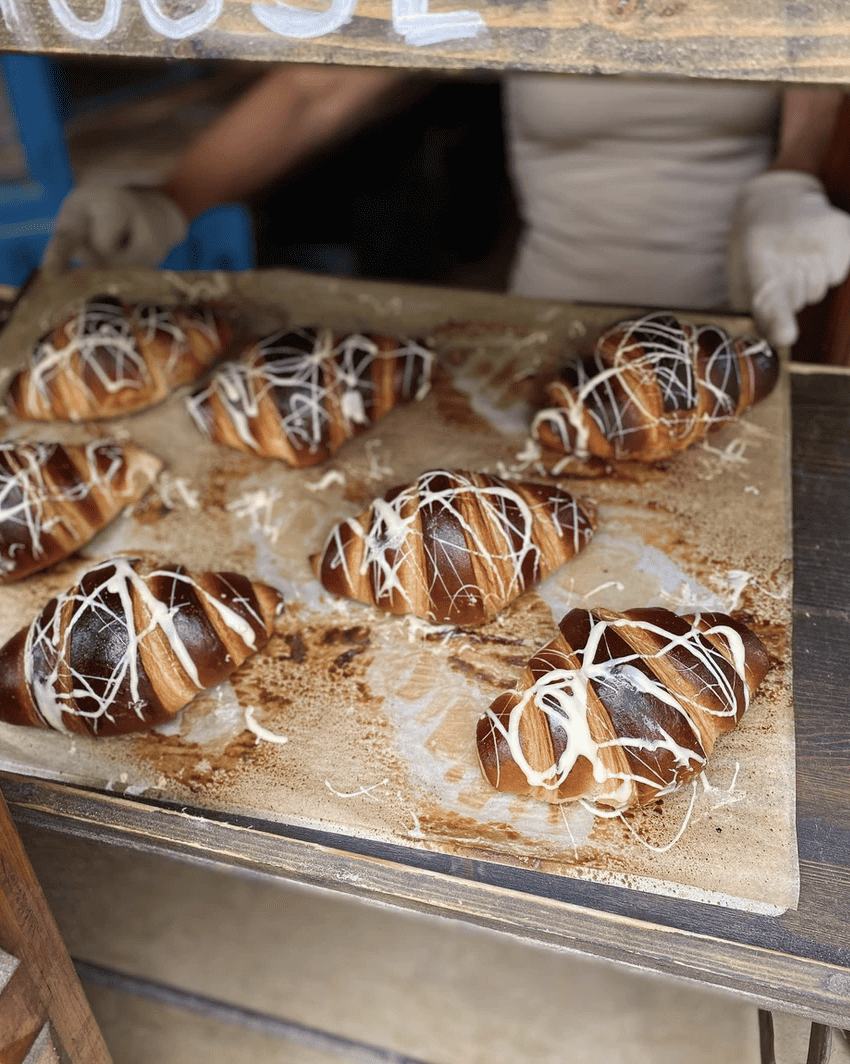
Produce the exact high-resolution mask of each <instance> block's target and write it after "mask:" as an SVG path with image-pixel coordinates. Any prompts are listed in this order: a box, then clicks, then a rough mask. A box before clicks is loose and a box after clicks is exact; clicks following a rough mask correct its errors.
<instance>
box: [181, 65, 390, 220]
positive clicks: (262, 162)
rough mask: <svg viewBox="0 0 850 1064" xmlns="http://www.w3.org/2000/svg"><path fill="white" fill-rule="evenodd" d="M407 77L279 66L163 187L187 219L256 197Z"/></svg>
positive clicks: (198, 143) (206, 134)
mask: <svg viewBox="0 0 850 1064" xmlns="http://www.w3.org/2000/svg"><path fill="white" fill-rule="evenodd" d="M404 76H405V75H404V74H403V73H399V72H395V71H388V70H381V69H374V68H359V67H332V66H331V67H329V66H318V65H302V64H293V65H289V66H281V67H278V68H277V69H275V70H273V71H272V72H271V73H270V74H268V75H266V77H264V78H263V79H262V80H261V81H260V82H258V83H257V84H256V85H255V86H254V87H253V88H252V89H250V90H249V91H248V92H247V93H246V94H245V95H244V96H243V97H242V98H241V99H240V100H238V101H237V102H236V104H234V106H233V107H231V108H230V109H229V110H228V111H226V112H225V113H224V114H223V115H222V116H221V117H220V118H219V119H218V120H217V121H216V122H214V123H213V124H212V126H210V127H209V128H208V129H207V130H206V131H205V132H203V133H202V134H201V135H200V136H199V137H198V138H197V140H195V141H194V143H192V144H191V145H190V146H189V148H188V149H187V150H186V152H185V153H184V154H183V156H182V157H181V158H180V160H179V161H178V163H177V166H176V167H175V169H174V170H173V172H172V173H171V174H170V175H169V177H168V178H167V179H166V180H165V181H164V182H163V183H162V184H161V185H160V190H161V191H162V192H164V193H166V195H168V196H169V197H170V198H171V199H172V200H173V201H174V202H175V203H176V204H177V206H178V207H180V209H181V210H182V211H183V213H184V214H185V215H186V216H187V217H188V218H194V217H195V216H196V215H198V214H200V213H201V212H202V211H204V210H206V209H207V208H208V207H212V206H214V205H216V204H218V203H225V202H228V201H230V200H237V199H242V198H244V197H245V196H248V195H250V194H251V193H254V192H257V191H259V190H260V189H262V188H263V187H265V185H267V184H268V183H269V182H271V181H272V180H274V179H275V178H276V177H279V176H280V175H281V174H284V173H286V171H287V170H289V169H290V168H291V167H292V166H294V165H295V164H296V163H298V162H299V161H300V160H301V159H303V158H304V157H305V156H307V155H308V154H309V153H310V152H311V151H313V150H315V149H316V148H318V147H320V146H322V145H323V144H325V143H326V142H327V141H329V140H330V139H331V138H333V137H334V136H337V135H339V134H340V133H341V132H343V131H344V130H346V129H347V128H348V127H349V126H350V125H352V124H353V123H354V122H355V121H356V120H362V118H363V116H364V114H365V113H367V112H368V111H369V110H370V109H371V108H372V107H374V105H375V103H376V102H377V101H378V99H379V98H380V97H382V96H383V95H384V94H385V93H386V92H387V90H388V89H389V88H390V87H391V86H392V85H394V84H395V83H396V81H398V80H399V79H400V78H402V77H404Z"/></svg>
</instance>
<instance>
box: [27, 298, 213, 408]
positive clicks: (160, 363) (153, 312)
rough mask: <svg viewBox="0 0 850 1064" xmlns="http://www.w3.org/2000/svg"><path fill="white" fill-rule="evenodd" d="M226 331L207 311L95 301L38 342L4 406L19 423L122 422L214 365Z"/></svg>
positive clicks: (110, 300)
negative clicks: (20, 421)
mask: <svg viewBox="0 0 850 1064" xmlns="http://www.w3.org/2000/svg"><path fill="white" fill-rule="evenodd" d="M231 331H232V330H231V327H230V325H229V323H228V322H227V320H226V319H224V318H223V317H222V316H220V315H219V314H217V313H216V312H215V311H214V310H213V309H212V308H211V307H208V306H204V305H200V304H199V305H195V306H161V305H159V304H156V303H124V302H123V301H122V300H120V299H116V298H114V297H112V296H95V297H93V298H91V299H88V300H87V301H86V302H85V303H84V304H83V305H82V307H81V308H80V309H79V310H78V311H77V312H76V313H75V314H73V315H72V316H71V317H69V318H68V319H67V320H65V321H63V322H60V323H59V324H58V325H56V326H55V327H54V328H52V329H51V330H50V331H49V332H47V333H46V334H45V335H44V336H42V337H41V339H40V340H39V341H38V342H37V343H36V345H35V347H34V349H33V351H32V353H31V355H30V359H29V364H28V365H27V366H26V367H25V368H24V369H22V370H21V371H20V372H18V373H17V374H16V375H15V376H14V377H13V378H12V381H11V384H10V385H9V390H8V393H7V396H6V401H7V404H8V406H9V409H10V410H11V411H12V412H13V413H14V414H16V415H17V416H18V417H20V418H29V419H34V420H41V421H84V420H97V419H101V418H111V417H120V416H122V415H124V414H129V413H132V412H134V411H136V410H143V409H145V408H146V407H149V406H153V405H154V404H155V403H158V402H160V401H161V400H162V399H165V398H166V397H167V396H168V395H169V394H170V393H171V392H172V391H173V390H174V389H175V388H177V387H179V386H180V385H182V384H188V383H189V382H191V381H195V380H197V379H198V378H199V377H200V376H202V375H203V374H204V373H205V372H206V371H207V369H208V368H209V367H210V366H211V365H212V364H213V363H214V362H216V361H218V359H220V358H221V357H222V356H223V354H224V353H225V350H226V348H227V346H228V344H229V343H230V339H231Z"/></svg>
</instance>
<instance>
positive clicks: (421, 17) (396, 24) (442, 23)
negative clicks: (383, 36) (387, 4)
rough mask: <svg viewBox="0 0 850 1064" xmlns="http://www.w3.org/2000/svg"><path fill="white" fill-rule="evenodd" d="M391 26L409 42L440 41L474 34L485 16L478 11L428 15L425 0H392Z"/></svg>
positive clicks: (453, 39)
mask: <svg viewBox="0 0 850 1064" xmlns="http://www.w3.org/2000/svg"><path fill="white" fill-rule="evenodd" d="M393 29H395V31H396V33H400V34H401V36H402V37H404V39H405V41H407V43H408V44H415V45H423V44H441V43H442V42H443V41H457V40H460V39H462V38H465V37H475V36H477V35H478V33H479V32H480V31H481V30H482V29H484V19H483V18H482V17H481V16H480V15H479V14H478V12H477V11H445V12H439V13H437V14H431V13H430V12H429V11H428V0H393Z"/></svg>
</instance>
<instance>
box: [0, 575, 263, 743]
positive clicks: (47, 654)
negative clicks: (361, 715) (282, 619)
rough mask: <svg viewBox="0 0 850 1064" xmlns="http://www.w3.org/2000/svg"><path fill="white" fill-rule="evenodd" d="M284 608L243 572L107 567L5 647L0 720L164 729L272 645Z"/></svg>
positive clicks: (67, 727)
mask: <svg viewBox="0 0 850 1064" xmlns="http://www.w3.org/2000/svg"><path fill="white" fill-rule="evenodd" d="M281 608H282V600H281V597H280V595H279V593H278V592H277V591H276V590H275V589H274V588H272V587H270V586H269V585H267V584H262V583H256V582H253V581H251V580H249V579H248V578H247V577H245V576H242V575H240V574H238V573H227V572H200V573H190V572H189V571H187V570H186V569H185V568H184V567H183V566H182V565H164V566H161V567H158V568H156V567H149V566H143V565H142V563H141V562H139V561H138V560H135V559H130V558H113V559H110V560H108V561H104V562H101V563H100V564H98V565H95V566H93V567H92V568H90V569H88V570H87V571H86V572H85V573H84V574H83V576H82V577H81V578H80V581H79V583H78V584H76V585H75V586H74V587H72V588H70V589H69V590H68V591H66V592H64V593H63V594H61V595H58V596H57V597H56V598H53V599H51V600H50V602H48V604H47V605H46V606H45V607H44V609H43V610H42V611H41V613H40V614H39V615H38V617H36V619H35V620H34V621H33V622H32V624H31V625H29V627H27V628H23V629H21V631H19V632H18V633H17V634H16V635H15V636H13V637H12V638H11V639H10V640H9V642H8V643H6V644H5V645H4V646H3V647H0V719H2V720H5V721H7V722H8V723H10V724H28V725H33V726H36V727H42V728H53V729H55V730H57V731H62V732H66V733H73V732H77V733H81V734H88V735H95V736H106V735H120V734H124V733H126V732H133V731H140V730H142V729H145V728H150V727H153V726H155V725H157V724H162V723H163V722H164V721H166V720H169V719H170V718H171V717H173V716H174V715H175V714H176V713H177V712H178V711H179V710H180V709H182V708H183V706H185V705H186V704H187V703H188V702H189V701H191V700H192V699H193V698H194V697H195V695H197V694H198V693H199V692H200V691H203V690H204V689H206V688H208V687H212V686H213V685H214V684H216V683H219V682H221V681H222V680H224V679H226V678H227V677H228V676H230V675H231V674H232V673H233V672H234V671H235V670H236V669H237V668H238V667H239V666H240V665H241V664H242V662H243V661H244V660H245V659H246V658H247V657H249V656H250V655H251V654H253V653H254V652H256V651H257V650H259V649H260V648H261V647H263V646H265V644H266V643H267V642H268V640H269V638H270V636H271V634H272V631H273V626H274V619H275V616H276V615H277V614H278V612H279V611H280V609H281Z"/></svg>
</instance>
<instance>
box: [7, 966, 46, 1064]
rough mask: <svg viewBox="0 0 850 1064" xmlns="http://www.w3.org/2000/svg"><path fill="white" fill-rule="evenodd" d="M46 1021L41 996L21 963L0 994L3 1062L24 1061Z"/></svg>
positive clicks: (18, 1062)
mask: <svg viewBox="0 0 850 1064" xmlns="http://www.w3.org/2000/svg"><path fill="white" fill-rule="evenodd" d="M46 1020H47V1009H46V1007H45V1003H44V1001H43V1000H42V996H41V995H40V994H39V993H38V989H37V988H36V986H35V985H34V984H33V981H32V979H31V978H30V975H29V972H28V971H27V969H26V967H25V966H24V965H23V964H19V965H18V967H17V968H16V969H15V972H14V974H13V976H12V978H11V979H10V980H9V982H8V983H7V984H6V986H5V987H4V989H3V992H2V994H0V1064H23V1061H24V1059H25V1058H26V1057H27V1055H28V1053H29V1050H30V1048H31V1047H32V1045H33V1043H34V1042H35V1040H36V1038H37V1036H38V1033H39V1031H40V1030H41V1028H42V1027H43V1026H44V1023H45V1021H46Z"/></svg>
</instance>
